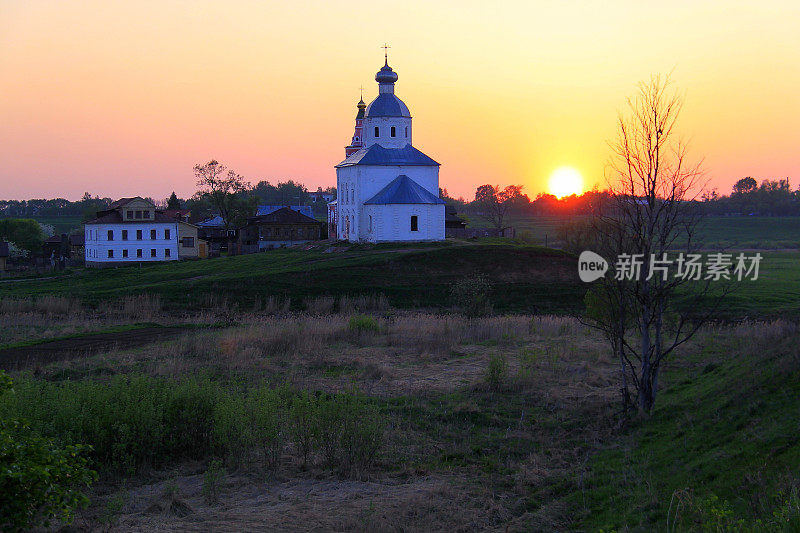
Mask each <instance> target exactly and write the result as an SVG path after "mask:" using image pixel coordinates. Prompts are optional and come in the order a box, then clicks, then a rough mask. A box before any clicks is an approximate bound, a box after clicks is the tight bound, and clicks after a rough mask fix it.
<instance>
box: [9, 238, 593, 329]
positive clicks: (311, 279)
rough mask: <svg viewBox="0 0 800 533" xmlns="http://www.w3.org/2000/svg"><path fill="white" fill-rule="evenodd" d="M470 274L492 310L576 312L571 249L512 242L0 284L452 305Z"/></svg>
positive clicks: (236, 260)
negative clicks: (488, 290) (487, 286)
mask: <svg viewBox="0 0 800 533" xmlns="http://www.w3.org/2000/svg"><path fill="white" fill-rule="evenodd" d="M476 274H484V275H486V276H487V277H488V278H489V279H490V280H491V281H492V283H493V295H492V301H493V303H494V305H495V309H496V310H498V311H516V312H546V313H572V312H575V311H577V310H580V309H581V307H582V298H583V294H584V292H585V286H583V284H582V283H581V282H580V281H579V280H578V279H577V266H576V260H575V258H574V257H572V256H570V255H568V254H565V253H563V252H561V251H558V250H551V249H546V248H540V247H536V246H528V245H516V244H510V243H504V244H489V243H481V244H478V243H452V242H447V243H442V244H435V245H420V244H413V245H401V246H397V245H394V246H389V245H377V246H346V247H342V248H339V249H332V248H329V247H327V246H318V247H312V248H310V249H305V250H302V249H296V248H295V249H282V250H274V251H270V252H268V253H261V254H253V255H245V256H238V257H223V258H217V259H210V260H202V261H188V262H181V263H171V264H159V265H145V266H141V267H138V266H129V267H119V268H112V269H101V270H91V269H90V270H85V271H79V272H76V273H74V274H72V275H67V276H62V277H58V278H55V279H41V280H30V281H17V282H10V283H3V284H0V297H31V296H38V295H44V294H55V295H61V296H70V297H76V298H79V299H81V300H82V301H84V302H85V303H87V304H89V305H96V304H99V303H100V302H103V301H108V300H110V299H114V298H120V297H124V296H129V295H136V294H144V293H147V294H153V295H158V296H159V297H160V298H161V300H162V302H163V303H165V304H166V305H167V306H170V307H174V308H175V309H178V308H180V309H187V308H194V309H196V308H203V307H208V306H211V305H219V304H220V303H222V302H227V303H228V304H237V305H239V306H240V308H243V309H244V308H253V307H257V306H259V305H260V304H261V303H262V302H264V301H265V299H267V298H269V297H277V298H280V299H290V300H291V305H292V307H293V308H300V307H302V305H303V302H304V301H306V300H307V299H310V298H314V297H317V296H323V295H331V296H340V295H348V296H356V295H374V294H383V295H385V296H386V297H387V298H388V300H389V303H390V304H391V305H393V306H396V307H400V308H404V307H405V308H407V307H423V308H425V307H430V308H442V307H447V306H449V305H450V298H449V291H450V287H451V286H452V284H453V283H455V282H456V281H458V280H461V279H464V278H466V277H470V276H474V275H476Z"/></svg>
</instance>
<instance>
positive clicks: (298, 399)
mask: <svg viewBox="0 0 800 533" xmlns="http://www.w3.org/2000/svg"><path fill="white" fill-rule="evenodd" d="M7 396H9V398H0V416H8V415H10V414H14V415H16V414H19V413H24V414H26V415H27V416H28V417H29V418H30V419H31V420H32V427H34V429H35V430H38V431H41V432H42V433H43V434H44V435H46V436H49V437H52V438H53V439H55V441H62V442H82V443H86V444H91V445H92V446H93V450H92V451H91V455H90V458H91V459H93V460H95V461H96V462H97V463H98V464H99V465H101V466H103V467H104V468H106V469H108V470H111V471H115V472H121V473H124V474H129V473H134V472H136V471H138V470H139V469H140V468H142V467H145V466H154V467H159V466H163V465H166V464H169V463H172V462H175V461H179V460H183V459H194V460H204V459H208V458H210V457H217V458H220V459H222V460H224V461H225V463H226V464H227V465H230V466H231V467H233V468H240V467H245V466H250V465H251V464H252V463H253V461H257V462H258V464H259V465H260V466H261V467H262V468H263V469H264V470H265V471H274V470H275V469H277V468H278V467H279V465H280V461H281V458H282V456H283V454H284V452H285V451H286V449H287V446H289V445H292V447H293V449H294V450H295V451H296V452H297V455H298V456H299V458H300V460H301V462H302V464H303V466H304V467H307V466H309V465H313V464H316V462H317V461H318V459H320V458H322V459H324V462H325V463H326V465H327V466H330V467H331V468H335V469H337V470H339V471H340V472H342V473H344V474H351V473H358V472H361V471H363V470H364V469H366V468H368V467H369V466H371V465H372V463H373V461H374V458H375V456H376V454H377V452H378V450H379V449H380V446H381V445H382V444H383V435H384V430H383V422H382V420H381V418H380V416H379V414H378V412H377V410H376V409H375V408H374V407H373V406H371V405H370V404H369V402H368V400H367V399H366V398H363V397H361V396H358V395H356V394H339V395H335V396H319V397H318V396H316V395H314V394H309V393H308V392H301V393H299V394H297V393H291V392H289V391H288V390H286V389H284V388H277V389H273V388H268V387H260V388H256V389H253V390H251V391H249V392H243V391H239V390H232V391H230V390H224V389H222V388H221V387H220V385H219V384H217V383H214V382H212V381H209V380H189V381H183V382H176V381H174V380H169V379H160V378H148V377H143V376H136V377H124V378H123V377H118V378H114V379H112V380H110V381H109V382H107V383H96V382H92V381H83V382H62V383H51V382H40V381H30V380H23V381H21V382H20V385H19V386H18V387H17V393H16V394H14V395H13V398H12V397H11V396H12V395H7Z"/></svg>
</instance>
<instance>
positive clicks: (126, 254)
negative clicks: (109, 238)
mask: <svg viewBox="0 0 800 533" xmlns="http://www.w3.org/2000/svg"><path fill="white" fill-rule="evenodd" d="M122 257H128V250H127V249H125V250H122Z"/></svg>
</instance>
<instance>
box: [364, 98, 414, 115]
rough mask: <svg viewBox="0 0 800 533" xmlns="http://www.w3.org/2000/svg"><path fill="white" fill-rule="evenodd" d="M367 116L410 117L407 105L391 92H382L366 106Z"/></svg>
mask: <svg viewBox="0 0 800 533" xmlns="http://www.w3.org/2000/svg"><path fill="white" fill-rule="evenodd" d="M367 117H404V118H411V113H410V112H409V111H408V106H406V104H404V103H403V101H402V100H400V99H399V98H398V97H396V96H395V95H394V94H392V93H382V94H379V95H378V97H377V98H376V99H375V100H373V101H372V103H371V104H369V105H368V106H367Z"/></svg>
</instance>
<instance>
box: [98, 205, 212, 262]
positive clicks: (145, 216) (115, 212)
mask: <svg viewBox="0 0 800 533" xmlns="http://www.w3.org/2000/svg"><path fill="white" fill-rule="evenodd" d="M84 241H85V255H84V257H85V260H86V265H87V266H113V265H119V264H127V263H146V262H156V261H177V260H178V259H180V258H182V257H186V258H189V257H197V256H198V253H197V252H196V249H197V228H195V227H194V226H192V225H191V224H189V223H188V222H183V221H182V220H179V219H177V218H173V217H171V216H168V215H166V214H165V213H163V212H161V211H158V210H157V209H156V207H155V205H153V203H152V202H150V201H148V200H145V199H144V198H142V197H140V196H136V197H133V198H122V199H120V200H117V201H116V202H114V203H112V204H111V205H110V206H109V208H108V209H106V210H103V211H98V212H97V218H95V219H94V220H91V221H89V222H87V223H86V224H85V225H84Z"/></svg>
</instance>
